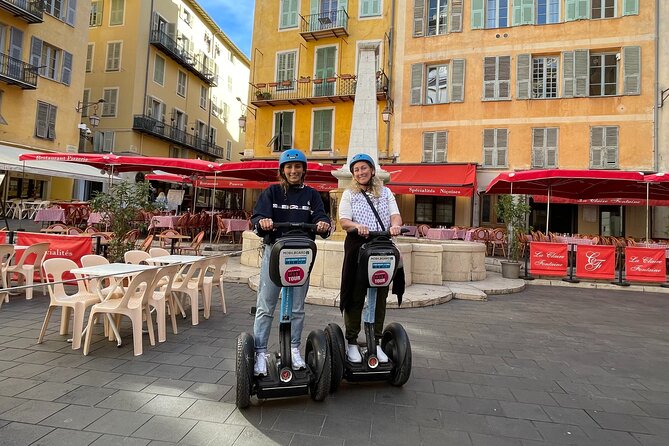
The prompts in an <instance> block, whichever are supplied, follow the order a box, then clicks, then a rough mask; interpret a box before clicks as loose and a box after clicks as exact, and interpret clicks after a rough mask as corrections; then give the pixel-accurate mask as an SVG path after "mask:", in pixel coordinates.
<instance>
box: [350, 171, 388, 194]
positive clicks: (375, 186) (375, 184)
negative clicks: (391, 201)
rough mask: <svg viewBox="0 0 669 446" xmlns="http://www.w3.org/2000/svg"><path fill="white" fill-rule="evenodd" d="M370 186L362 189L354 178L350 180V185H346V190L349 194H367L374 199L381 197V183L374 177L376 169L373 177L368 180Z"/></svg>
mask: <svg viewBox="0 0 669 446" xmlns="http://www.w3.org/2000/svg"><path fill="white" fill-rule="evenodd" d="M370 183H371V185H370V186H369V187H368V188H367V189H364V188H363V186H362V185H361V184H360V183H358V182H357V181H355V178H352V179H351V184H349V185H348V189H349V190H350V191H351V192H365V191H367V192H369V193H370V194H372V195H373V196H374V197H376V198H379V197H380V196H381V191H382V190H383V181H381V179H380V178H379V177H377V176H376V168H374V176H373V177H372V179H371V180H370Z"/></svg>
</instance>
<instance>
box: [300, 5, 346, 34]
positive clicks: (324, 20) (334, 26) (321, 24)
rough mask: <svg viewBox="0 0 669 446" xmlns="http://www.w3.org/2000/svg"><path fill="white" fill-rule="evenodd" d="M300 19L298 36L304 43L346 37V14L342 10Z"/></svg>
mask: <svg viewBox="0 0 669 446" xmlns="http://www.w3.org/2000/svg"><path fill="white" fill-rule="evenodd" d="M300 17H301V18H302V21H301V22H300V35H301V36H302V38H303V39H304V40H306V41H311V40H318V39H327V38H329V37H343V36H348V13H347V12H346V10H344V9H339V10H336V9H333V10H332V11H325V12H320V13H318V14H311V15H308V16H306V17H302V16H300Z"/></svg>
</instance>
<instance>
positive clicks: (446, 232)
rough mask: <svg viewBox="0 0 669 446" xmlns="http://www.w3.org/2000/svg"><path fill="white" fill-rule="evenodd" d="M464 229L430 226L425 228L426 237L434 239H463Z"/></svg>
mask: <svg viewBox="0 0 669 446" xmlns="http://www.w3.org/2000/svg"><path fill="white" fill-rule="evenodd" d="M465 233H466V231H465V230H464V229H439V228H430V229H428V230H427V235H426V236H425V237H426V238H430V239H434V240H453V239H464V238H465V235H466V234H465Z"/></svg>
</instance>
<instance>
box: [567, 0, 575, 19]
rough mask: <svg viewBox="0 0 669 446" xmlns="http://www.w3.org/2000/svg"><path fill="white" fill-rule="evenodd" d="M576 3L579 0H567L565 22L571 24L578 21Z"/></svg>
mask: <svg viewBox="0 0 669 446" xmlns="http://www.w3.org/2000/svg"><path fill="white" fill-rule="evenodd" d="M576 2H577V0H566V1H565V9H564V20H565V22H570V21H572V20H576V18H577V17H576Z"/></svg>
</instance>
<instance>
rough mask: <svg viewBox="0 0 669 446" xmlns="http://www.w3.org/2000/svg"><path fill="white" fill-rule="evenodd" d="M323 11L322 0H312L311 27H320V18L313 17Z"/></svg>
mask: <svg viewBox="0 0 669 446" xmlns="http://www.w3.org/2000/svg"><path fill="white" fill-rule="evenodd" d="M319 12H321V2H320V0H311V4H310V5H309V14H311V15H312V17H311V23H310V25H311V26H310V28H311V29H312V30H314V29H318V25H319V23H318V18H317V17H313V16H314V15H316V14H318V13H319Z"/></svg>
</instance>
